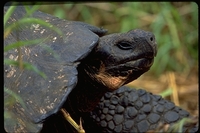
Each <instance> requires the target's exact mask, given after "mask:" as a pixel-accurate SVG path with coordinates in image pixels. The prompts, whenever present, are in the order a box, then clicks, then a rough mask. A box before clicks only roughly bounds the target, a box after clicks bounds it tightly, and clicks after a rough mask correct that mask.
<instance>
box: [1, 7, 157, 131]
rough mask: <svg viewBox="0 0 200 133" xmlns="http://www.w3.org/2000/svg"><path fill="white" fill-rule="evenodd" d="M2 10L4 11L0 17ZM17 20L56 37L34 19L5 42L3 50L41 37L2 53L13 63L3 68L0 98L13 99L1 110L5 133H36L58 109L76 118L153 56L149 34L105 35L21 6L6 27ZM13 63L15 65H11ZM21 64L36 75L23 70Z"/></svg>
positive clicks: (146, 67)
mask: <svg viewBox="0 0 200 133" xmlns="http://www.w3.org/2000/svg"><path fill="white" fill-rule="evenodd" d="M8 8H9V7H7V6H5V7H4V13H6V11H7V10H8ZM28 8H29V7H26V9H28ZM23 17H27V19H28V17H32V18H37V19H38V20H44V21H45V22H47V23H50V24H51V25H52V27H56V28H58V29H59V30H61V32H62V34H58V33H57V32H55V31H53V30H52V29H51V28H47V27H45V26H43V25H42V24H40V23H37V22H38V21H34V22H32V23H28V24H22V25H18V27H17V29H15V30H13V31H11V33H10V34H9V35H8V36H7V37H6V38H5V40H4V47H7V46H9V45H10V44H15V43H16V42H18V41H20V42H22V41H27V40H36V39H38V38H41V39H42V41H41V42H39V43H37V45H34V44H32V45H27V46H22V47H20V48H19V47H18V48H13V49H11V50H9V51H6V52H4V58H5V59H9V60H11V61H12V62H14V63H13V64H6V63H5V64H4V87H5V90H6V91H4V99H13V98H12V96H11V95H10V94H7V93H8V92H11V93H12V94H15V95H17V96H18V97H17V98H16V100H15V101H14V102H12V103H10V104H5V106H4V111H5V112H6V113H9V115H8V117H7V118H6V119H5V120H4V127H5V130H6V131H7V132H39V131H41V129H42V128H43V123H45V122H46V121H47V120H48V118H50V117H51V116H54V115H55V114H59V112H60V109H61V108H65V109H66V111H67V112H69V114H70V115H71V116H74V117H72V118H73V119H75V120H76V119H80V117H81V115H82V114H84V113H87V112H90V111H92V110H93V109H94V108H95V106H96V105H97V104H98V102H99V101H100V99H101V97H102V96H103V95H104V94H105V93H106V92H108V91H110V92H111V91H114V90H116V89H118V88H119V87H121V86H123V85H125V84H127V83H129V82H131V81H133V80H135V79H137V78H138V77H140V76H141V75H142V74H143V73H145V72H147V71H148V70H149V69H150V67H151V66H152V64H153V60H154V57H155V56H156V53H157V45H156V40H155V36H154V35H153V33H151V32H148V31H144V30H140V29H135V30H130V31H128V32H126V33H113V34H109V35H106V32H107V30H105V29H103V28H98V27H95V26H92V25H89V24H86V23H83V22H77V21H68V20H63V19H59V18H57V17H54V16H52V15H49V14H46V13H43V12H40V11H35V12H34V13H32V14H31V15H27V13H26V10H25V8H24V7H23V6H16V9H15V11H14V13H13V14H12V15H11V16H10V18H9V20H8V21H7V23H6V26H7V25H9V24H12V23H17V21H19V20H20V19H22V18H23ZM18 60H19V61H18ZM20 62H21V67H20ZM17 63H18V64H19V67H18V66H15V65H16V64H17ZM27 64H32V66H33V68H34V70H36V71H39V72H40V73H39V72H35V71H32V70H28V69H25V68H23V67H26V66H27ZM29 68H30V67H29ZM41 73H42V74H43V75H42V74H41Z"/></svg>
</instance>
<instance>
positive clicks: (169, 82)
mask: <svg viewBox="0 0 200 133" xmlns="http://www.w3.org/2000/svg"><path fill="white" fill-rule="evenodd" d="M128 86H131V87H136V88H143V89H145V90H147V91H149V92H152V93H153V94H158V95H162V96H163V97H164V98H165V99H168V100H170V101H172V102H174V103H175V104H176V105H177V106H180V107H182V108H183V109H185V110H187V111H189V112H190V113H191V114H192V115H193V116H198V105H199V103H198V97H199V95H198V88H199V84H198V74H197V73H196V72H193V73H192V74H190V75H185V74H180V73H174V72H167V73H165V74H162V75H160V76H159V77H158V78H156V77H154V76H152V75H150V74H148V73H147V74H144V75H142V76H141V77H140V78H138V79H137V80H135V81H133V82H131V83H129V84H128Z"/></svg>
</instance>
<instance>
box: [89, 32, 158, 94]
mask: <svg viewBox="0 0 200 133" xmlns="http://www.w3.org/2000/svg"><path fill="white" fill-rule="evenodd" d="M156 53H157V46H156V41H155V36H154V35H153V34H152V33H151V32H146V31H143V30H139V29H136V30H131V31H129V32H127V33H118V34H110V35H106V36H103V37H101V38H100V40H99V44H98V45H97V47H96V48H95V49H94V50H93V51H92V52H91V54H90V55H89V56H88V58H87V59H86V60H87V62H86V67H85V70H86V72H87V73H88V74H89V75H90V77H92V78H93V79H95V80H96V81H98V82H99V83H101V84H103V85H104V86H106V87H107V88H108V89H109V90H115V89H118V88H119V87H120V86H122V85H124V84H127V83H129V82H131V81H133V80H135V79H137V78H138V77H139V76H141V75H142V74H143V73H145V72H146V71H148V70H149V69H150V67H151V66H152V64H153V60H154V57H155V56H156Z"/></svg>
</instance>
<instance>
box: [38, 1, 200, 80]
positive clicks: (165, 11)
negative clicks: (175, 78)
mask: <svg viewBox="0 0 200 133" xmlns="http://www.w3.org/2000/svg"><path fill="white" fill-rule="evenodd" d="M39 10H41V11H43V12H47V13H49V14H52V15H55V16H57V17H59V18H64V19H67V20H74V21H83V22H86V23H89V24H92V25H95V26H98V27H103V28H105V29H108V33H114V32H127V31H129V30H131V29H136V28H139V29H144V30H148V31H151V32H153V33H154V34H155V36H156V40H157V44H158V54H157V57H156V58H155V62H154V65H153V67H152V68H151V70H150V71H149V72H148V73H150V74H152V73H153V74H154V75H155V76H159V75H160V74H162V73H164V72H166V71H176V72H180V73H185V74H186V75H188V74H189V73H197V71H198V5H197V4H196V3H195V2H106V3H103V2H101V3H97V2H93V3H84V2H82V3H60V4H58V3H56V4H55V3H54V4H49V3H48V4H44V3H43V4H41V6H39Z"/></svg>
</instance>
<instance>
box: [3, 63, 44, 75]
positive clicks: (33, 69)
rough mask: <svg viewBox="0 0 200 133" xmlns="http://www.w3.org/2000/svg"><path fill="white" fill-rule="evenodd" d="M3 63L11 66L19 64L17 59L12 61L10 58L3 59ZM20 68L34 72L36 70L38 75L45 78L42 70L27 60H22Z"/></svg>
mask: <svg viewBox="0 0 200 133" xmlns="http://www.w3.org/2000/svg"><path fill="white" fill-rule="evenodd" d="M4 64H6V65H13V66H19V62H18V61H14V60H11V59H4ZM22 68H24V69H27V70H32V71H34V72H36V73H37V74H39V75H40V76H42V77H43V78H47V76H46V75H45V73H43V72H42V71H40V70H38V69H37V67H35V66H34V65H32V64H30V63H28V62H24V61H23V62H22Z"/></svg>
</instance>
